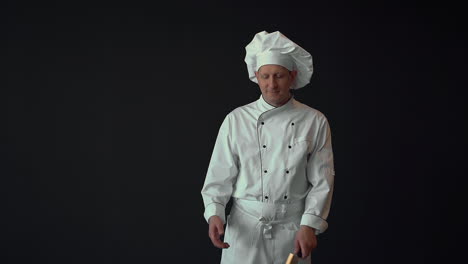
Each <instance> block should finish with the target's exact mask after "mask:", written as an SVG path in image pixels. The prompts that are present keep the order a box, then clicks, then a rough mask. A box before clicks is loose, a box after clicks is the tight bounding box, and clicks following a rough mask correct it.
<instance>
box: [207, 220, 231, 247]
mask: <svg viewBox="0 0 468 264" xmlns="http://www.w3.org/2000/svg"><path fill="white" fill-rule="evenodd" d="M208 222H209V224H210V226H209V228H208V236H209V237H210V239H211V242H212V243H213V245H214V246H215V247H217V248H228V247H229V244H228V243H224V242H223V241H221V239H220V238H221V235H224V224H223V220H221V218H220V217H219V216H217V215H213V216H211V217H210V219H208Z"/></svg>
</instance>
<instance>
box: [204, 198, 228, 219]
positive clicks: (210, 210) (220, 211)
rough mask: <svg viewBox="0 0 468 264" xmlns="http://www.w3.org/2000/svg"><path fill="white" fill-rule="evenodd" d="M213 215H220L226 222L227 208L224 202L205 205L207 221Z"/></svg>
mask: <svg viewBox="0 0 468 264" xmlns="http://www.w3.org/2000/svg"><path fill="white" fill-rule="evenodd" d="M213 215H217V216H219V217H220V218H221V220H223V223H226V217H225V208H224V206H223V205H222V204H219V203H210V204H209V205H207V206H206V207H205V213H204V214H203V216H204V217H205V220H206V222H207V223H208V220H209V219H210V217H212V216H213Z"/></svg>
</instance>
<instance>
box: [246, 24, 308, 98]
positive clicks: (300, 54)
mask: <svg viewBox="0 0 468 264" xmlns="http://www.w3.org/2000/svg"><path fill="white" fill-rule="evenodd" d="M245 51H246V54H245V59H244V61H245V63H246V64H247V71H248V74H249V79H250V80H251V81H253V82H255V83H258V81H257V78H256V77H255V72H256V71H258V69H259V68H260V67H261V66H263V65H266V64H276V65H281V66H283V67H285V68H287V69H288V70H290V71H291V70H297V76H296V80H295V82H294V84H293V86H292V87H291V88H292V89H299V88H302V87H304V86H305V85H307V84H308V83H309V82H310V77H311V76H312V73H313V64H312V56H311V55H310V53H309V52H307V51H306V50H304V49H303V48H302V47H301V46H299V45H297V44H296V43H294V42H293V41H291V40H290V39H288V38H287V37H286V36H285V35H283V34H282V33H281V32H279V31H275V32H272V33H268V32H266V31H262V32H259V33H257V34H255V36H254V38H253V39H252V41H251V42H250V43H249V44H248V45H247V46H246V47H245Z"/></svg>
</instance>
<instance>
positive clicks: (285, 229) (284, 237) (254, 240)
mask: <svg viewBox="0 0 468 264" xmlns="http://www.w3.org/2000/svg"><path fill="white" fill-rule="evenodd" d="M303 211H304V201H303V200H301V201H298V202H296V203H289V204H285V203H282V204H273V203H263V202H259V201H248V200H243V199H234V201H233V206H232V209H231V213H230V215H229V216H228V221H227V226H226V235H225V236H224V241H225V242H227V243H229V244H230V245H231V246H230V247H229V248H227V249H224V250H223V253H222V257H221V264H238V263H242V264H250V263H252V264H253V263H255V264H263V263H271V264H284V263H285V262H286V260H287V258H288V256H289V253H292V252H294V238H295V235H296V232H297V230H299V222H300V221H301V216H302V212H303ZM299 263H310V257H308V258H307V259H305V260H303V261H301V262H299Z"/></svg>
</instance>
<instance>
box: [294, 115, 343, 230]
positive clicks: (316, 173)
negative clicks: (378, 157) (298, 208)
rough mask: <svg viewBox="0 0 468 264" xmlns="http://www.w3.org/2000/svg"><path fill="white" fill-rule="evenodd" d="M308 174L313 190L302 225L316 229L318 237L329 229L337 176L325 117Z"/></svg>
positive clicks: (308, 165)
mask: <svg viewBox="0 0 468 264" xmlns="http://www.w3.org/2000/svg"><path fill="white" fill-rule="evenodd" d="M306 174H307V179H308V180H309V183H310V184H311V188H310V191H309V193H308V195H307V197H306V201H305V210H304V214H303V216H302V219H301V225H305V226H309V227H311V228H314V229H315V234H317V235H318V234H320V233H323V232H324V231H325V230H326V229H327V227H328V224H327V222H326V219H327V217H328V213H329V211H330V205H331V199H332V194H333V183H334V176H335V170H334V165H333V150H332V142H331V131H330V126H329V124H328V121H327V119H326V118H325V116H324V117H323V121H322V124H321V126H320V129H319V133H318V137H317V140H316V146H315V149H314V150H313V152H312V153H311V154H310V156H309V159H308V162H307V168H306Z"/></svg>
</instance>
